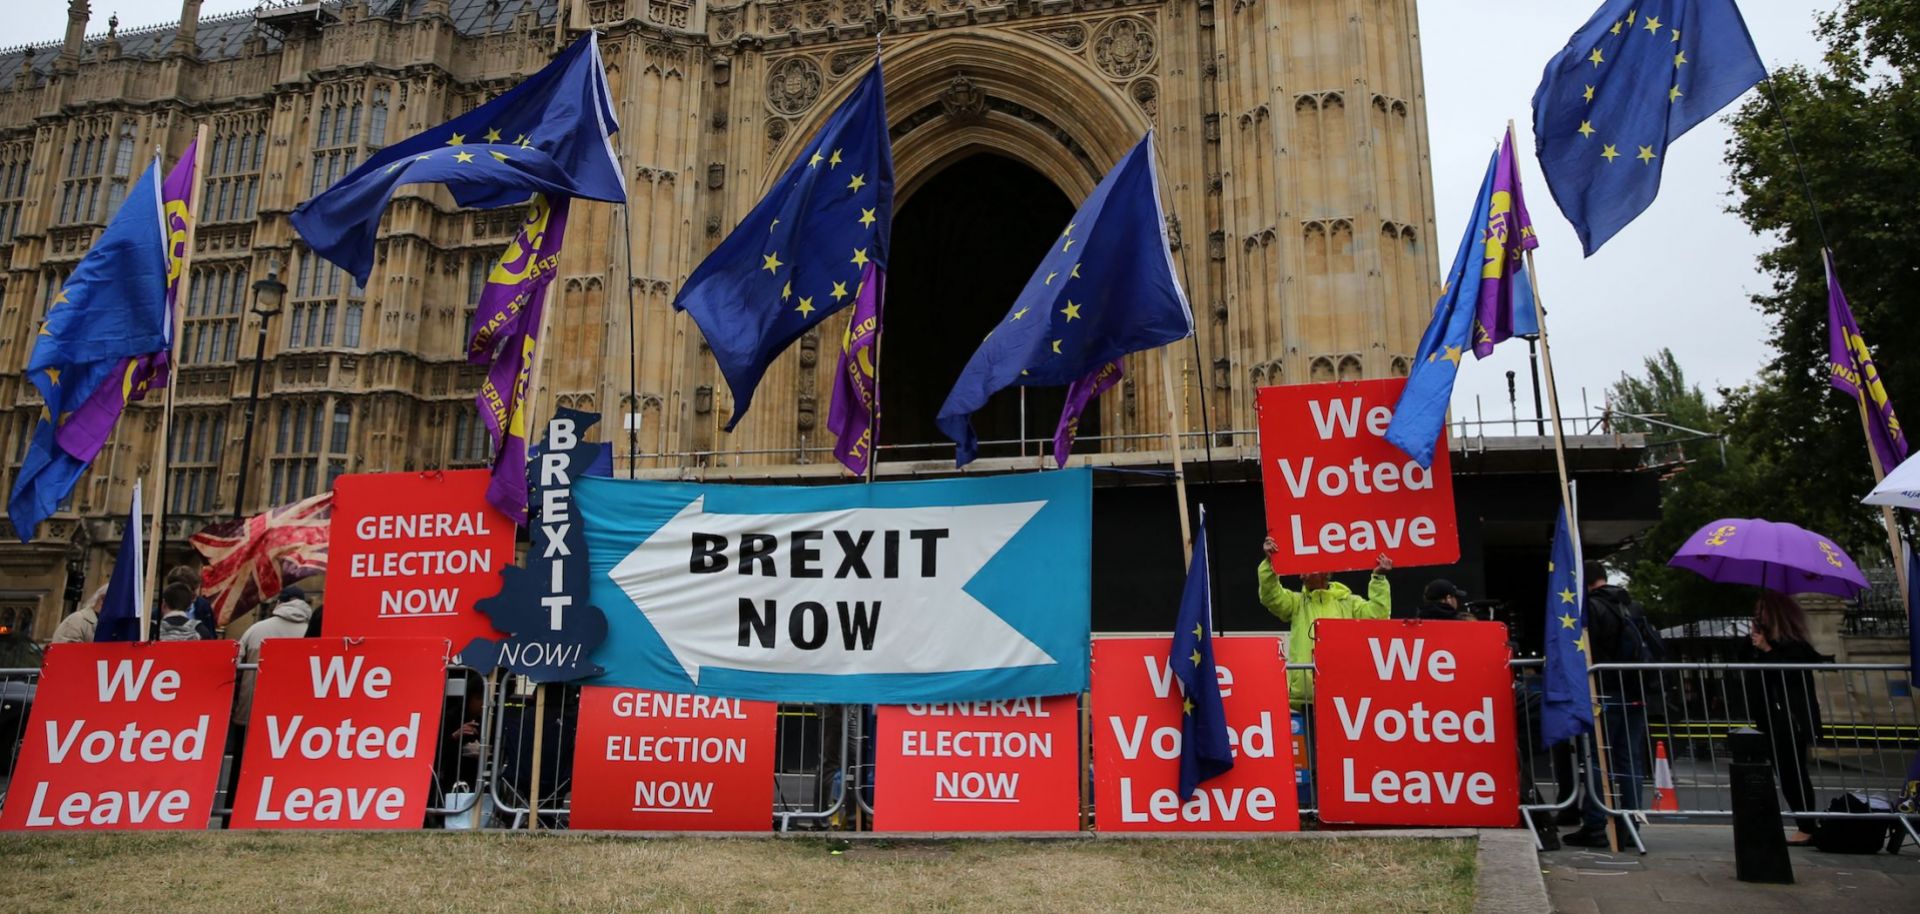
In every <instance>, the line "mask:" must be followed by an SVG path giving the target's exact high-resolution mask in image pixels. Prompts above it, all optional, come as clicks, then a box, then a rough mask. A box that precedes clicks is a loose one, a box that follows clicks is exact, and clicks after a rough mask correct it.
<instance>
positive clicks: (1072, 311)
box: [1060, 299, 1080, 323]
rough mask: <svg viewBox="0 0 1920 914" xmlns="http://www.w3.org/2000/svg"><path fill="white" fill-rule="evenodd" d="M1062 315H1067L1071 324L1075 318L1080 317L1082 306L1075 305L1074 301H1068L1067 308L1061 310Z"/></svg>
mask: <svg viewBox="0 0 1920 914" xmlns="http://www.w3.org/2000/svg"><path fill="white" fill-rule="evenodd" d="M1060 313H1061V314H1064V315H1066V316H1067V321H1068V322H1069V323H1071V322H1073V320H1074V319H1075V318H1077V317H1079V316H1080V306H1079V305H1076V304H1074V303H1073V300H1072V299H1068V300H1067V306H1066V307H1065V308H1061V309H1060Z"/></svg>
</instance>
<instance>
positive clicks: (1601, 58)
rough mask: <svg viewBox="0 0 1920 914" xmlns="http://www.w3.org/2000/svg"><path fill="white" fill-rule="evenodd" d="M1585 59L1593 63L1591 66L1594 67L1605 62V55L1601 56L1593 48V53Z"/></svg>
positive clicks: (1597, 50)
mask: <svg viewBox="0 0 1920 914" xmlns="http://www.w3.org/2000/svg"><path fill="white" fill-rule="evenodd" d="M1587 59H1588V60H1591V61H1593V65H1594V66H1596V67H1598V66H1600V65H1601V64H1603V63H1606V62H1607V58H1606V55H1603V54H1601V53H1600V49H1599V48H1594V49H1593V53H1592V54H1588V55H1587Z"/></svg>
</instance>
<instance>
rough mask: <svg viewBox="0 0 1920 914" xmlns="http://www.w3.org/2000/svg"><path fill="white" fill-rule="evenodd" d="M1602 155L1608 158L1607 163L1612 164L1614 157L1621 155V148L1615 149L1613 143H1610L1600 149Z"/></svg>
mask: <svg viewBox="0 0 1920 914" xmlns="http://www.w3.org/2000/svg"><path fill="white" fill-rule="evenodd" d="M1600 157H1601V158H1603V159H1606V160H1607V164H1609V165H1611V164H1613V160H1614V159H1617V158H1619V157H1620V150H1618V149H1615V148H1614V147H1613V144H1612V143H1608V144H1607V146H1606V148H1605V149H1602V150H1600Z"/></svg>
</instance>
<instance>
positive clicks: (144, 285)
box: [7, 161, 171, 542]
mask: <svg viewBox="0 0 1920 914" xmlns="http://www.w3.org/2000/svg"><path fill="white" fill-rule="evenodd" d="M165 224H166V223H165V222H164V220H163V216H162V210H161V202H160V163H159V162H157V161H156V162H154V163H153V165H151V166H150V167H148V168H147V169H146V170H145V171H144V172H142V173H141V175H140V180H139V181H137V182H135V184H134V185H133V189H132V190H131V191H129V192H128V193H127V199H126V202H125V203H123V204H121V206H120V210H119V211H118V212H116V213H115V214H114V215H113V219H112V221H111V222H108V223H107V227H106V230H105V231H103V232H102V233H101V234H100V240H99V241H97V242H95V243H94V245H93V247H92V248H91V249H89V250H88V251H87V255H86V256H85V257H83V258H81V260H80V263H79V264H78V265H77V266H75V267H74V270H73V274H72V275H70V276H68V277H67V281H66V283H65V284H63V285H62V286H61V287H60V291H59V293H58V294H56V295H55V296H54V298H53V302H52V303H51V304H50V305H48V307H47V314H46V320H45V321H44V322H42V323H41V325H40V328H39V332H38V334H37V335H36V336H35V337H34V344H33V354H32V355H31V356H29V357H28V359H27V380H28V381H30V382H32V384H33V386H34V387H35V388H36V389H38V390H39V392H40V397H41V399H42V400H43V401H44V402H45V404H46V405H45V407H44V408H43V410H42V412H41V415H40V422H39V424H38V425H37V426H36V427H35V428H34V433H33V437H32V439H31V441H30V444H29V446H28V450H27V454H26V456H25V457H24V459H23V460H22V462H21V466H20V472H19V474H18V475H17V476H15V477H14V483H13V492H12V493H11V496H10V498H9V499H8V504H7V513H8V516H9V517H10V519H11V520H12V522H13V529H14V533H15V534H17V535H18V536H19V537H20V540H21V542H29V541H31V540H32V539H33V534H34V531H35V529H36V528H38V527H39V526H40V522H41V521H44V520H46V519H47V518H48V517H49V516H51V515H52V514H53V512H54V511H55V510H56V509H57V508H58V507H59V505H60V502H61V501H63V500H65V499H66V497H67V494H68V493H69V492H71V491H73V486H74V484H75V483H77V482H79V480H80V476H81V474H83V473H85V472H86V469H87V458H86V457H85V456H81V455H76V454H74V453H71V452H70V449H69V448H65V447H62V446H61V443H60V441H59V434H60V429H61V427H62V426H64V425H65V424H66V422H67V421H68V420H69V419H70V418H71V417H72V416H73V414H74V413H75V412H76V411H78V410H79V409H80V408H81V407H82V406H84V405H86V404H87V403H88V402H89V400H91V399H92V398H93V397H94V395H95V394H96V393H98V392H99V391H100V390H101V387H102V386H103V385H106V384H118V383H122V382H123V380H126V381H131V379H132V375H131V374H129V373H128V371H127V367H128V364H129V363H128V362H127V360H129V359H140V358H142V357H147V356H153V355H155V354H157V353H164V352H166V351H167V349H168V348H169V345H170V343H169V341H170V339H171V336H170V331H169V327H170V314H169V311H168V308H167V232H166V229H165ZM93 450H98V447H97V445H96V446H95V447H94V448H93ZM88 453H89V454H90V452H88Z"/></svg>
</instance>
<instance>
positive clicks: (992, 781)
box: [873, 695, 1080, 831]
mask: <svg viewBox="0 0 1920 914" xmlns="http://www.w3.org/2000/svg"><path fill="white" fill-rule="evenodd" d="M1079 737H1080V707H1079V701H1078V698H1077V696H1073V695H1057V696H1054V697H1052V698H1016V699H1013V700H1011V701H970V702H961V703H958V704H931V705H902V706H886V707H882V708H881V709H880V712H879V734H878V740H879V744H878V748H877V752H876V756H875V763H874V800H873V829H874V831H1078V830H1079V828H1080V778H1079V774H1078V771H1079V768H1080V738H1079Z"/></svg>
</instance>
